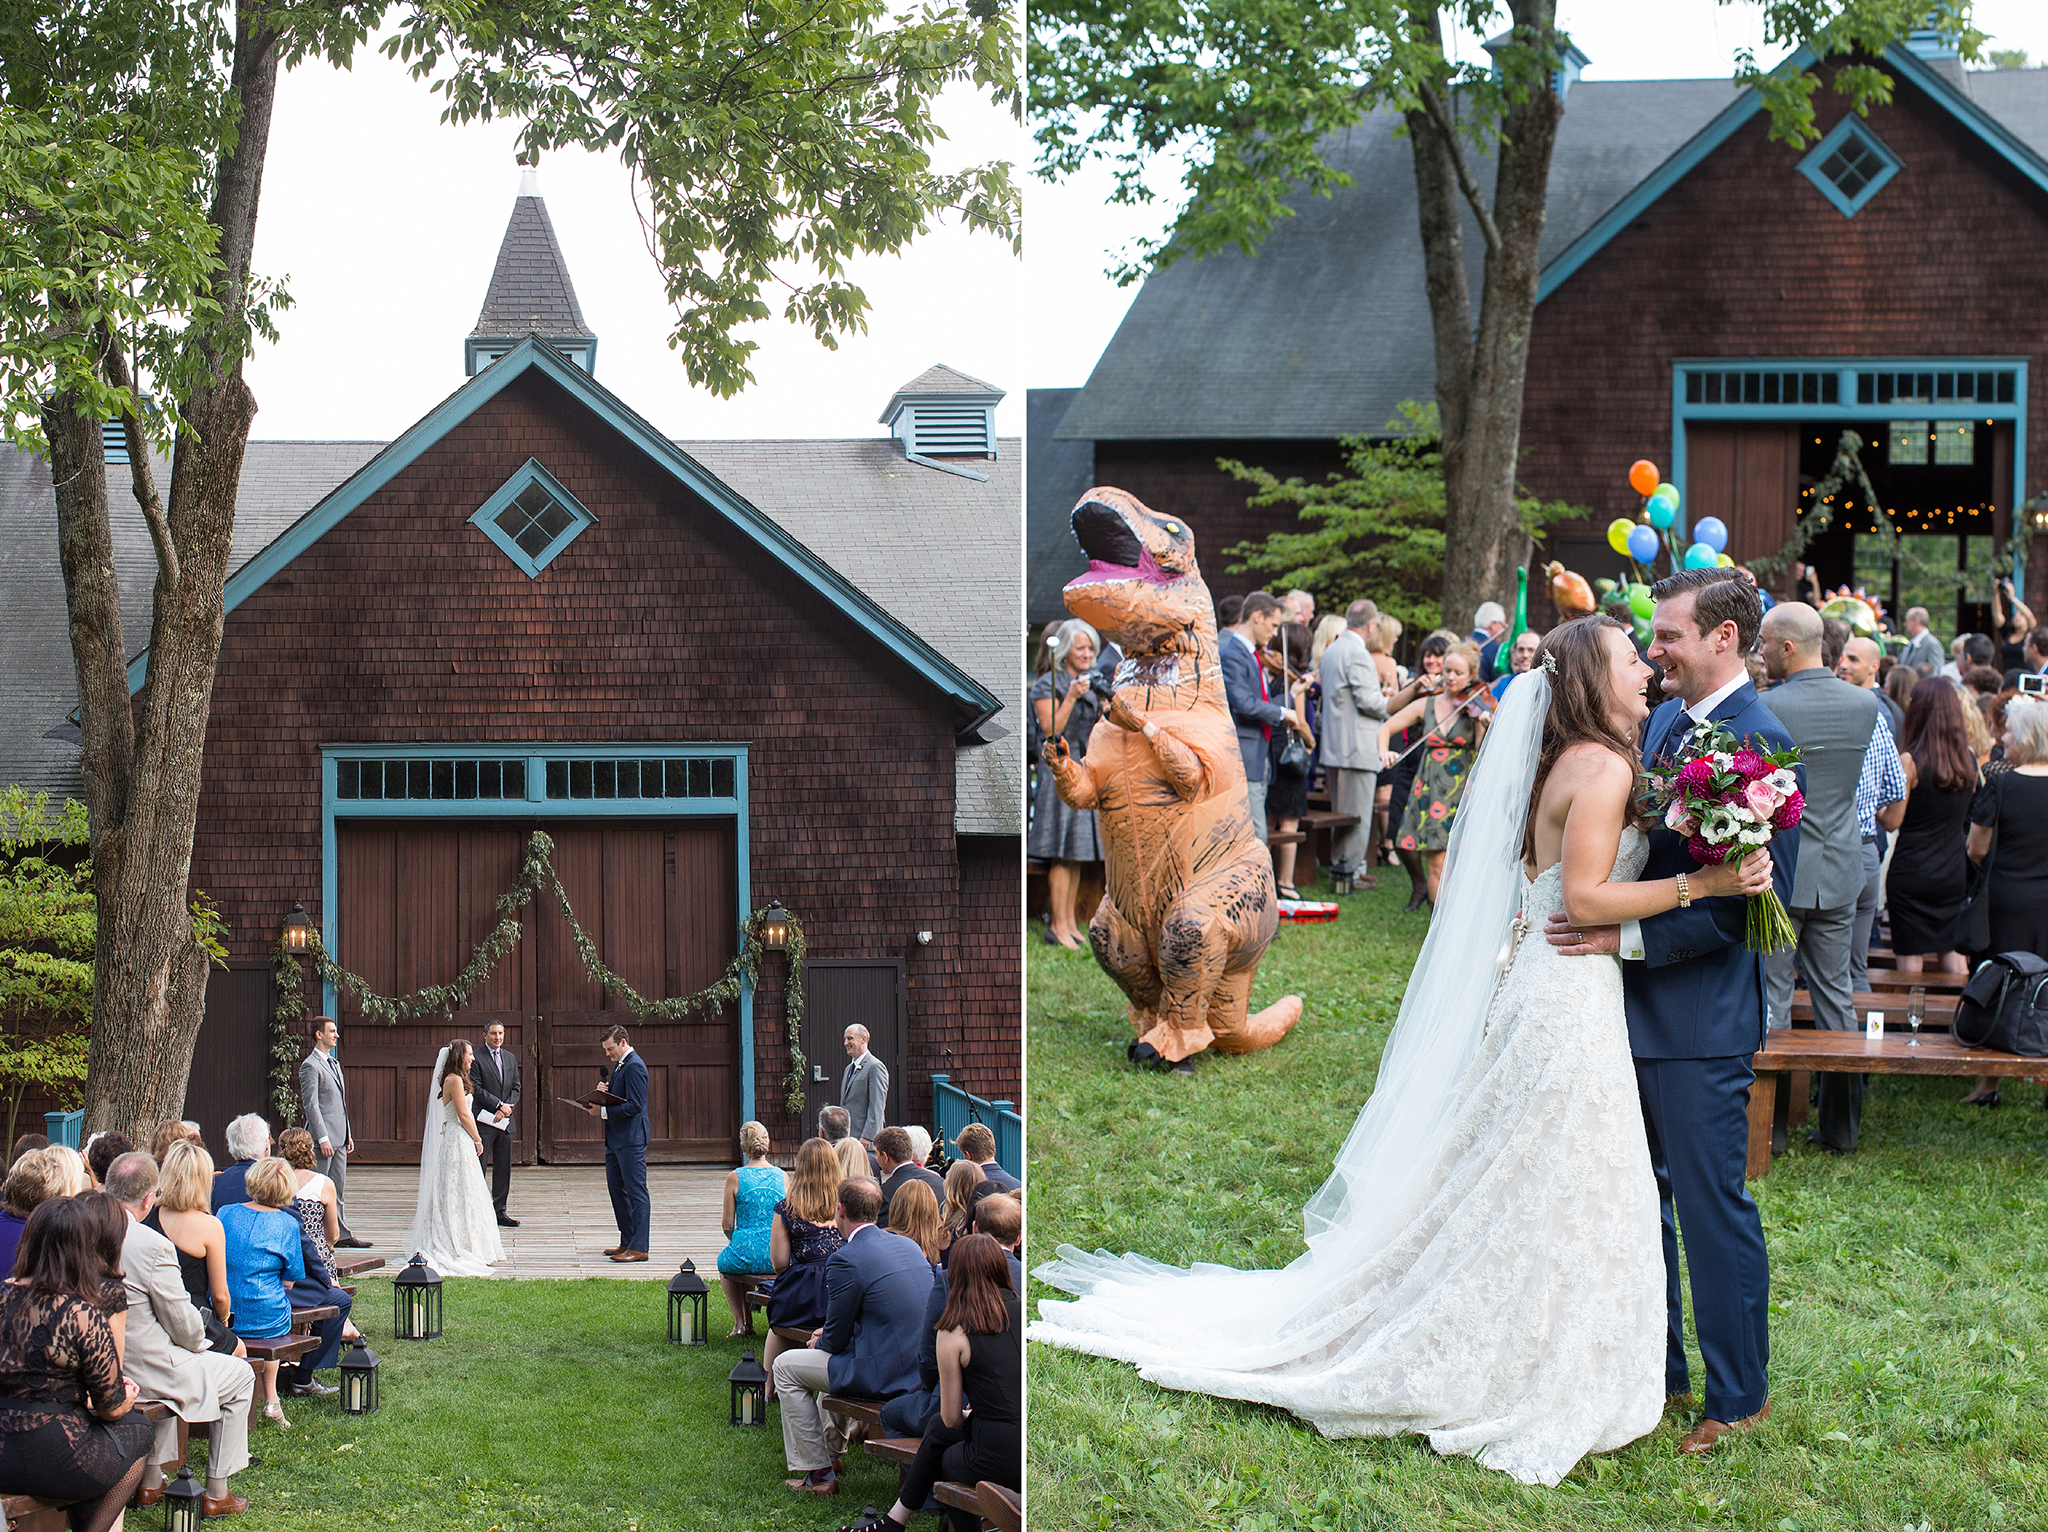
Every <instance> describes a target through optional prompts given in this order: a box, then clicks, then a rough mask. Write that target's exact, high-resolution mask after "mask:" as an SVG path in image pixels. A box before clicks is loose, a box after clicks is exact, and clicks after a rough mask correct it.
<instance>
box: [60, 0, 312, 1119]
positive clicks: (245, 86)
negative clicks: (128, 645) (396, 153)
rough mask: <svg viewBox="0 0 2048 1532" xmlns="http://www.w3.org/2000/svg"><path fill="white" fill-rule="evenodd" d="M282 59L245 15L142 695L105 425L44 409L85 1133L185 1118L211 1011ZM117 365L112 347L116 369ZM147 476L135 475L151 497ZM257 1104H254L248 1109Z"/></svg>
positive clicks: (72, 412) (68, 403) (69, 410)
mask: <svg viewBox="0 0 2048 1532" xmlns="http://www.w3.org/2000/svg"><path fill="white" fill-rule="evenodd" d="M277 63H278V60H277V47H276V38H275V35H274V34H272V33H270V32H268V31H256V30H252V28H251V25H250V22H249V19H248V15H247V11H246V8H244V10H243V13H242V14H241V15H240V16H238V19H237V31H236V43H235V59H234V66H233V89H234V93H235V96H236V98H237V100H238V102H239V105H240V109H241V111H240V120H239V132H238V135H237V139H236V143H235V147H234V150H233V152H232V153H231V154H229V155H227V156H225V157H224V158H223V159H222V161H221V164H220V167H219V172H218V182H217V186H216V191H215V197H214V203H213V209H212V215H211V216H212V219H213V221H214V223H215V225H216V226H217V227H218V228H219V229H220V231H221V239H220V247H219V250H220V256H221V260H222V267H221V270H220V271H219V272H218V273H217V275H216V278H215V283H214V294H215V296H216V297H217V298H218V300H219V301H220V304H221V308H222V315H223V318H222V321H221V326H222V328H221V329H214V328H212V327H210V326H207V325H205V324H201V323H195V324H194V326H193V328H192V332H191V338H190V339H189V340H188V342H187V344H188V345H190V346H193V347H195V348H197V350H198V351H199V353H200V354H201V355H202V356H203V357H204V358H205V359H206V361H207V362H208V364H209V365H208V367H207V369H206V370H207V374H208V380H207V381H205V382H203V383H201V384H200V385H199V386H198V387H197V388H195V389H194V390H193V393H192V395H191V397H190V399H189V400H187V401H186V403H185V419H186V422H187V426H186V429H184V430H183V431H181V432H180V434H179V437H178V441H177V445H176V450H175V456H174V463H173V468H172V472H171V492H170V498H169V503H168V506H167V507H166V515H167V520H168V523H169V542H170V545H171V548H172V549H173V550H174V553H175V557H174V558H173V557H160V560H159V568H158V577H157V584H156V593H155V602H154V607H153V612H152V625H151V631H150V644H149V679H148V684H147V685H146V686H145V687H144V688H143V690H142V691H141V693H140V694H139V695H138V696H137V697H136V698H135V699H134V702H133V703H132V704H131V702H130V699H129V694H128V682H127V666H126V653H125V648H124V644H123V640H122V634H121V607H120V589H119V585H118V582H117V581H116V579H115V577H114V572H113V558H112V536H111V533H110V531H109V528H108V523H107V484H106V465H105V462H104V452H103V450H102V447H101V438H100V422H99V421H97V420H93V419H86V418H82V417H81V416H80V415H79V414H78V412H77V410H76V408H75V401H73V400H72V399H70V398H68V397H60V398H57V399H54V400H53V401H52V402H51V405H50V408H49V409H48V410H46V412H45V424H46V426H47V428H48V430H49V435H50V442H51V467H52V473H53V477H54V478H55V481H56V488H57V517H58V545H59V551H60V557H61V559H62V562H63V566H64V583H65V597H66V601H67V603H68V605H69V610H70V616H71V636H72V650H73V654H74V656H75V658H76V663H77V669H78V683H79V685H78V690H79V710H80V720H81V724H82V727H83V732H84V735H85V745H84V751H83V755H82V758H81V762H80V769H81V772H82V774H83V776H84V779H85V791H86V807H87V809H88V810H89V811H90V816H91V827H92V837H91V845H92V856H93V884H94V891H95V893H96V894H97V895H98V899H99V934H98V940H97V942H96V943H95V946H94V952H93V1024H92V1042H91V1045H90V1048H89V1050H88V1053H87V1056H86V1083H85V1127H86V1130H87V1131H88V1132H98V1131H100V1130H102V1129H118V1130H120V1131H121V1132H124V1133H127V1134H128V1135H129V1136H130V1137H131V1138H139V1136H140V1135H139V1133H138V1130H142V1131H146V1130H148V1129H149V1128H150V1127H151V1126H153V1125H154V1124H155V1123H157V1122H159V1121H161V1120H163V1119H164V1118H167V1117H177V1116H182V1115H183V1113H184V1106H185V1085H186V1077H187V1076H188V1074H189V1073H190V1071H191V1066H192V1049H193V1045H194V1043H195V1042H196V1041H197V1040H198V1036H199V1023H200V1020H201V1018H202V1016H203V1015H204V1011H205V1001H206V964H207V959H206V953H205V951H204V949H202V948H201V947H200V946H199V945H198V943H197V942H195V941H194V940H193V937H192V923H191V916H190V911H189V900H190V888H189V883H190V878H191V867H192V840H193V834H194V830H195V827H196V825H197V822H198V808H199V783H200V765H201V759H202V756H203V753H204V750H205V745H206V724H207V717H208V713H209V711H210V709H211V706H212V699H213V676H214V667H215V665H216V663H217V661H218V660H219V657H220V640H221V629H222V622H223V616H224V612H223V595H222V593H223V589H224V587H225V585H226V582H227V565H228V554H229V549H230V545H231V542H232V539H233V535H234V522H235V496H236V492H237V490H238V488H239V485H240V481H241V472H242V456H243V451H244V449H245V448H246V446H247V444H248V439H249V427H250V425H251V423H252V422H253V421H254V419H255V416H256V401H255V397H254V395H252V394H251V393H250V391H249V388H248V386H247V385H246V384H245V383H244V382H243V380H242V364H241V353H242V350H243V347H242V345H241V344H240V342H239V340H238V339H237V338H236V335H235V332H236V331H237V330H238V329H239V327H240V326H241V324H242V322H243V305H244V302H245V301H246V295H247V289H248V277H249V256H250V249H251V246H252V245H253V243H254V239H255V229H256V204H257V196H258V192H259V191H260V188H261V185H262V178H263V161H264V155H265V152H266V150H267V148H268V143H269V136H270V116H271V104H272V100H273V98H274V95H275V90H276V84H277ZM223 331H225V332H226V333H225V334H224V333H223ZM122 365H123V364H122V363H121V362H120V359H119V358H118V357H110V359H109V367H110V371H111V370H112V369H115V368H118V367H120V366H122ZM144 477H145V475H144V474H143V473H142V472H141V471H139V470H138V472H137V481H138V485H137V487H138V492H140V490H141V481H142V479H143V478H144ZM262 1105H263V1103H259V1102H251V1103H250V1106H251V1107H252V1109H255V1108H260V1107H261V1106H262Z"/></svg>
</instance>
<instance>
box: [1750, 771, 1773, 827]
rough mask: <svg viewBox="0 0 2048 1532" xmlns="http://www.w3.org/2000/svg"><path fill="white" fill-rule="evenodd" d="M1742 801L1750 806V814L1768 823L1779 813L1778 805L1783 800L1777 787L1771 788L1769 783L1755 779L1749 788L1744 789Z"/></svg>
mask: <svg viewBox="0 0 2048 1532" xmlns="http://www.w3.org/2000/svg"><path fill="white" fill-rule="evenodd" d="M1742 801H1743V802H1744V803H1746V804H1748V805H1749V811H1750V813H1752V814H1754V815H1756V817H1757V818H1758V819H1761V820H1766V821H1768V820H1769V819H1770V817H1771V816H1772V815H1773V814H1775V813H1777V812H1778V804H1779V803H1780V801H1781V800H1780V798H1779V796H1778V790H1777V789H1776V788H1775V787H1773V786H1771V784H1770V783H1769V782H1767V781H1764V780H1762V779H1760V778H1755V779H1752V780H1751V781H1750V783H1749V785H1748V786H1747V787H1745V788H1743V790H1742Z"/></svg>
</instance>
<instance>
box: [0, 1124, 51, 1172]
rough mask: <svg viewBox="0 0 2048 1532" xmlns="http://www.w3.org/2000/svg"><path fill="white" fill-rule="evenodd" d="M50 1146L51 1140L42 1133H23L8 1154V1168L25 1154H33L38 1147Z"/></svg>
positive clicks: (45, 1147)
mask: <svg viewBox="0 0 2048 1532" xmlns="http://www.w3.org/2000/svg"><path fill="white" fill-rule="evenodd" d="M49 1147H50V1141H49V1140H48V1139H47V1138H45V1137H43V1135H42V1134H40V1133H24V1134H22V1135H21V1137H20V1138H17V1139H16V1140H15V1141H14V1151H13V1152H12V1153H11V1154H9V1155H8V1156H7V1165H8V1168H9V1169H10V1170H11V1169H12V1168H13V1167H14V1166H15V1164H16V1163H18V1162H19V1161H20V1159H21V1157H22V1156H23V1155H24V1154H32V1153H34V1152H35V1151H36V1150H38V1149H47V1148H49Z"/></svg>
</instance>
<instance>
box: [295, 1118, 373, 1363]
mask: <svg viewBox="0 0 2048 1532" xmlns="http://www.w3.org/2000/svg"><path fill="white" fill-rule="evenodd" d="M277 1148H278V1155H279V1158H281V1159H282V1160H283V1161H284V1162H285V1163H286V1164H287V1165H289V1166H291V1168H292V1182H293V1184H294V1185H295V1186H296V1187H297V1188H298V1190H297V1192H296V1193H295V1194H294V1196H293V1197H292V1209H291V1210H292V1212H293V1214H294V1215H296V1217H297V1218H298V1220H299V1239H300V1242H301V1243H300V1254H301V1255H302V1256H304V1258H305V1262H306V1280H305V1281H303V1282H294V1283H292V1285H291V1300H292V1307H293V1308H295V1309H317V1308H326V1307H329V1306H330V1305H331V1306H332V1307H334V1308H338V1309H340V1310H341V1318H340V1319H339V1320H332V1319H323V1320H322V1321H320V1323H319V1324H318V1325H316V1326H315V1327H314V1331H315V1333H316V1334H318V1335H319V1336H320V1337H321V1339H322V1340H323V1341H325V1340H327V1339H328V1338H329V1331H330V1330H331V1331H332V1344H330V1345H322V1346H321V1347H320V1349H319V1350H317V1351H315V1352H313V1353H311V1355H309V1356H307V1357H306V1358H304V1359H303V1360H301V1361H298V1362H294V1363H293V1364H292V1365H291V1367H290V1368H289V1369H287V1370H286V1371H284V1372H282V1373H280V1374H279V1381H280V1382H281V1383H282V1384H284V1386H285V1387H287V1388H289V1389H290V1391H291V1392H293V1393H295V1394H332V1393H337V1392H339V1390H338V1389H336V1388H335V1387H334V1386H333V1385H332V1384H327V1383H322V1382H321V1381H320V1380H319V1379H318V1378H315V1377H314V1376H313V1371H314V1369H315V1368H319V1367H332V1366H333V1365H334V1364H335V1363H336V1362H337V1361H338V1360H340V1354H341V1343H342V1342H343V1341H344V1340H361V1339H362V1338H363V1337H362V1333H361V1332H360V1331H359V1330H357V1329H356V1327H355V1325H354V1323H353V1322H352V1321H351V1320H350V1318H349V1311H350V1310H351V1309H353V1308H354V1307H355V1298H354V1296H353V1295H351V1294H349V1293H346V1292H344V1291H342V1288H341V1284H340V1283H339V1282H338V1281H337V1280H336V1278H335V1275H334V1246H335V1243H336V1241H337V1240H339V1239H340V1238H341V1237H342V1236H341V1232H340V1231H341V1197H340V1193H339V1191H338V1189H337V1188H336V1187H335V1184H334V1182H333V1181H332V1180H330V1179H329V1178H328V1177H327V1176H324V1175H322V1174H321V1173H320V1172H319V1171H317V1170H315V1169H314V1168H313V1135H312V1134H311V1133H309V1132H307V1131H306V1129H304V1128H286V1129H285V1130H284V1132H282V1133H280V1134H279V1135H278V1138H277Z"/></svg>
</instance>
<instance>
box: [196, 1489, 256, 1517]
mask: <svg viewBox="0 0 2048 1532" xmlns="http://www.w3.org/2000/svg"><path fill="white" fill-rule="evenodd" d="M248 1509H249V1502H248V1501H246V1500H244V1499H243V1498H242V1497H241V1496H240V1495H237V1494H232V1493H230V1494H226V1495H222V1496H221V1497H220V1499H218V1500H216V1499H214V1498H213V1496H211V1495H204V1496H201V1497H200V1501H199V1514H200V1515H201V1516H239V1515H241V1514H242V1512H244V1511H246V1510H248Z"/></svg>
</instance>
